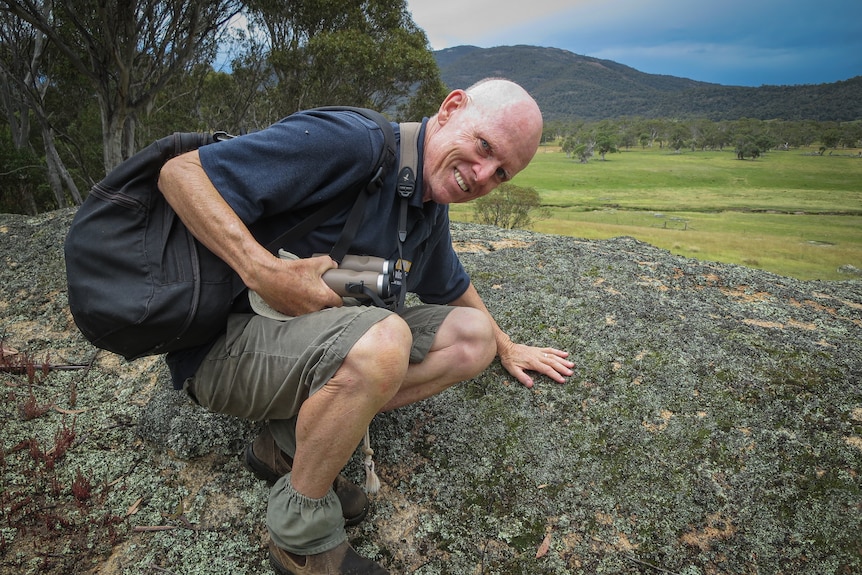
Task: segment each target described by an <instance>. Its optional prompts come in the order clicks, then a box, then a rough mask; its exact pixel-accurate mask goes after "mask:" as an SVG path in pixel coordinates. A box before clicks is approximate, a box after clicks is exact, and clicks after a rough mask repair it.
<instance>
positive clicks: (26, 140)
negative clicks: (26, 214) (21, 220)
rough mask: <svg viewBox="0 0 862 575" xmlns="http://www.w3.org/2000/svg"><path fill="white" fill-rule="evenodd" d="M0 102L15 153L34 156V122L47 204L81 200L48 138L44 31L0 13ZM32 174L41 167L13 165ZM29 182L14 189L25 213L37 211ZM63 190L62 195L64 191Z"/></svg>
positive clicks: (48, 60)
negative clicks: (47, 188)
mask: <svg viewBox="0 0 862 575" xmlns="http://www.w3.org/2000/svg"><path fill="white" fill-rule="evenodd" d="M0 46H2V49H0V79H2V83H0V104H2V109H3V111H4V112H5V116H6V120H7V122H8V126H9V135H10V138H11V140H12V146H13V147H14V148H15V149H16V150H17V151H18V153H17V154H16V156H17V157H27V156H29V157H34V155H33V154H29V152H31V151H32V152H35V150H34V149H32V148H33V144H32V143H31V127H32V126H31V120H33V119H35V120H36V123H37V124H38V126H39V129H40V133H41V138H42V147H43V149H44V153H45V156H44V165H45V168H46V170H47V178H48V183H49V184H50V188H51V192H52V193H53V198H54V201H53V204H52V206H53V207H58V208H63V207H66V206H67V205H68V202H67V195H68V198H69V199H71V200H72V202H73V203H75V204H80V203H81V194H80V193H79V192H78V187H77V185H76V183H75V181H74V179H73V178H72V176H71V175H70V174H69V171H68V170H67V169H66V166H65V164H64V162H63V160H62V158H61V157H60V154H59V152H58V151H57V147H56V145H55V139H54V127H53V125H52V122H51V118H50V115H51V114H50V111H49V110H48V108H47V106H46V94H47V92H48V88H49V82H48V81H47V77H48V73H47V71H48V70H49V69H50V66H51V64H52V62H51V60H52V58H51V56H50V55H49V53H48V50H47V49H46V48H47V38H46V36H45V34H43V33H42V32H41V31H39V30H37V29H36V28H34V27H33V26H31V25H29V24H28V23H26V22H22V21H21V20H20V19H18V18H17V17H15V16H14V15H12V14H9V13H6V12H3V13H0ZM19 168H21V169H27V170H28V171H30V172H32V171H34V170H36V171H41V170H42V163H41V162H38V163H35V164H31V165H29V166H27V167H19ZM33 187H34V186H23V187H21V188H20V190H21V194H22V196H23V197H22V204H23V206H26V209H27V210H28V211H34V210H36V209H38V207H39V203H40V202H37V200H36V197H35V194H34V190H33ZM67 192H68V194H67Z"/></svg>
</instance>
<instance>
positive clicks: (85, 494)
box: [72, 469, 93, 503]
mask: <svg viewBox="0 0 862 575" xmlns="http://www.w3.org/2000/svg"><path fill="white" fill-rule="evenodd" d="M92 489H93V486H92V484H91V483H90V480H89V479H87V478H86V477H85V476H84V474H83V473H81V470H80V469H78V473H77V475H75V480H74V481H73V482H72V495H74V496H75V499H77V500H78V501H79V502H80V503H83V502H84V501H86V500H87V499H89V498H90V497H91V496H92Z"/></svg>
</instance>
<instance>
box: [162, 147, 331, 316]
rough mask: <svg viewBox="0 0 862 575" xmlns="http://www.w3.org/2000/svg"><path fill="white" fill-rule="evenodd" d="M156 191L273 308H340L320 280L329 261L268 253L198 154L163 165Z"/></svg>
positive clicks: (303, 310)
mask: <svg viewBox="0 0 862 575" xmlns="http://www.w3.org/2000/svg"><path fill="white" fill-rule="evenodd" d="M159 189H160V190H161V192H162V194H163V195H164V196H165V199H166V200H167V201H168V203H169V204H170V205H171V207H172V208H173V209H174V211H175V212H176V213H177V215H178V216H179V217H180V219H181V220H182V221H183V223H184V224H185V225H186V227H187V228H188V229H189V231H191V233H192V235H194V236H195V237H196V238H197V239H198V240H199V241H200V242H201V243H202V244H204V245H205V246H206V247H207V248H209V249H210V251H212V252H213V253H214V254H215V255H217V256H218V257H219V258H221V259H222V260H224V261H225V263H227V264H228V265H229V266H230V267H231V268H232V269H233V270H234V271H236V272H237V274H239V276H240V278H241V279H242V281H243V283H245V285H246V286H248V288H249V289H251V290H254V291H256V292H257V293H258V294H260V296H261V297H262V298H263V299H264V301H266V302H267V303H268V304H269V305H270V306H272V307H273V308H274V309H276V310H278V311H280V312H282V313H285V314H288V315H293V316H296V315H301V314H304V313H309V312H313V311H317V310H320V309H323V308H324V307H336V306H340V305H341V304H342V300H341V298H340V297H339V296H338V295H337V294H336V293H335V292H333V291H332V290H330V289H329V287H328V286H327V285H326V284H325V283H324V281H323V280H322V279H321V276H322V275H323V273H324V272H326V270H328V269H331V268H333V267H336V265H335V262H333V261H332V260H331V259H330V258H328V257H320V258H307V259H300V260H292V261H288V260H281V259H279V258H277V257H275V256H274V255H273V254H271V253H269V251H267V249H266V248H264V247H263V246H262V245H260V243H258V242H257V240H255V238H254V236H252V234H251V232H250V231H249V229H248V227H246V225H245V224H244V223H243V222H242V220H241V219H240V218H239V216H237V215H236V213H235V212H234V211H233V210H232V209H231V207H230V206H229V205H228V204H227V202H225V200H224V199H223V198H222V196H221V194H219V193H218V190H216V188H215V186H213V185H212V183H211V182H210V180H209V178H208V177H207V175H206V172H204V169H203V166H202V165H201V162H200V156H199V155H198V152H197V151H193V152H189V153H187V154H183V155H181V156H177V157H176V158H173V159H172V160H170V161H168V162H167V163H166V164H165V165H164V166H163V167H162V171H161V174H160V175H159Z"/></svg>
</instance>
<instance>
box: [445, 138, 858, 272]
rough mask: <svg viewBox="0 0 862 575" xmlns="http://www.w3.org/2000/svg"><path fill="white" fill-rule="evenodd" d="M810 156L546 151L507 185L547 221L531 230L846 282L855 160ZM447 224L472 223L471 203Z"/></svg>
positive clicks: (854, 248) (852, 249) (851, 252)
mask: <svg viewBox="0 0 862 575" xmlns="http://www.w3.org/2000/svg"><path fill="white" fill-rule="evenodd" d="M858 154H859V152H858V151H857V150H852V151H842V152H840V153H835V154H834V155H832V156H829V155H826V156H818V155H813V154H812V150H791V151H787V152H779V151H775V152H770V153H768V154H766V155H765V156H763V157H761V158H759V159H757V160H742V161H741V160H738V159H736V154H735V153H733V152H732V151H725V152H691V151H686V152H682V153H680V154H676V153H673V152H668V151H666V150H640V149H632V150H630V151H624V152H621V153H619V154H609V155H608V156H607V161H602V160H601V159H598V158H595V159H593V160H591V161H590V162H589V163H587V164H580V163H578V162H577V161H575V160H573V159H571V158H566V156H565V154H563V153H562V152H560V151H559V148H556V147H542V148H540V149H539V152H538V153H537V154H536V157H535V158H534V159H533V162H532V163H531V164H530V166H528V167H527V169H525V170H524V171H523V172H522V173H521V174H519V175H518V177H517V178H516V180H515V183H516V184H518V185H521V186H529V187H534V188H536V189H537V190H538V191H539V192H540V194H541V196H542V203H543V205H544V206H545V207H548V208H550V214H551V215H550V217H549V218H548V219H544V220H540V221H538V222H536V223H535V224H534V226H533V229H534V230H535V231H539V232H544V233H553V234H561V235H569V236H575V237H582V238H588V239H606V238H610V237H616V236H632V237H635V238H637V239H639V240H642V241H645V242H648V243H650V244H652V245H655V246H657V247H660V248H664V249H667V250H669V251H671V252H673V253H675V254H679V255H683V256H687V257H695V258H698V259H701V260H714V261H720V262H728V263H738V264H743V265H747V266H749V267H754V268H760V269H764V270H767V271H771V272H774V273H778V274H781V275H785V276H790V277H796V278H799V279H822V280H831V279H848V278H849V277H852V276H848V275H846V274H842V273H840V272H839V271H838V268H839V267H840V266H842V265H846V264H850V265H853V266H855V267H857V268H862V158H860V157H859V155H858ZM452 218H453V219H454V220H458V221H473V210H472V207H471V206H470V204H466V205H453V206H452Z"/></svg>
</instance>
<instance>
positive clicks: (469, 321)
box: [381, 307, 497, 411]
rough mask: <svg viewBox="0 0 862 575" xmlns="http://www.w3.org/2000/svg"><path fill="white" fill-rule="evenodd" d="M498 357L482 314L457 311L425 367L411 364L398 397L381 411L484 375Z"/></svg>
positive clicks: (439, 335)
mask: <svg viewBox="0 0 862 575" xmlns="http://www.w3.org/2000/svg"><path fill="white" fill-rule="evenodd" d="M496 353H497V347H496V343H495V341H494V331H493V329H492V327H491V323H490V322H489V321H488V318H487V317H486V316H485V314H483V313H482V312H480V311H478V310H476V309H473V308H468V307H455V308H453V309H452V311H451V312H449V315H448V316H447V317H446V319H445V320H443V323H441V324H440V327H439V328H438V330H437V334H436V336H435V337H434V343H433V345H432V346H431V349H430V350H429V352H428V355H427V356H426V357H425V360H424V361H423V362H422V363H413V364H410V367H409V368H408V370H407V376H406V378H405V379H404V383H403V384H402V385H401V388H400V389H399V390H398V393H396V394H395V396H394V397H393V398H392V399H391V400H390V401H389V402H388V403H386V405H385V406H384V407H383V409H381V411H389V410H391V409H396V408H398V407H402V406H404V405H408V404H411V403H415V402H417V401H420V400H422V399H425V398H427V397H431V396H432V395H436V394H438V393H440V392H441V391H443V390H445V389H446V388H448V387H450V386H452V385H453V384H456V383H458V382H459V381H464V380H466V379H470V378H471V377H475V376H476V375H478V374H480V373H482V371H484V369H485V368H486V367H488V365H489V364H490V363H491V361H492V360H493V359H494V356H495V355H496Z"/></svg>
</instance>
